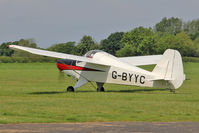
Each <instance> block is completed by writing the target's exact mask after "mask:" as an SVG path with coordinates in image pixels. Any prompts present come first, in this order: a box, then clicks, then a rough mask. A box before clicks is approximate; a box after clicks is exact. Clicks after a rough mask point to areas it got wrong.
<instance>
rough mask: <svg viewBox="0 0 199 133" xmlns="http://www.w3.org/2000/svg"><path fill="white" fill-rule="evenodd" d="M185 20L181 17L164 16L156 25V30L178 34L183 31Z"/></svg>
mask: <svg viewBox="0 0 199 133" xmlns="http://www.w3.org/2000/svg"><path fill="white" fill-rule="evenodd" d="M182 27H183V22H182V20H181V19H179V18H174V17H171V18H168V19H167V18H166V17H165V18H163V19H162V20H161V21H160V22H159V23H157V24H156V25H155V29H154V30H155V32H164V33H169V34H174V35H175V34H177V33H179V32H181V31H182Z"/></svg>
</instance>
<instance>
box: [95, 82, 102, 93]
mask: <svg viewBox="0 0 199 133" xmlns="http://www.w3.org/2000/svg"><path fill="white" fill-rule="evenodd" d="M96 84H97V91H98V92H104V87H103V85H104V83H99V82H96Z"/></svg>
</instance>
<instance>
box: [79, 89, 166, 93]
mask: <svg viewBox="0 0 199 133" xmlns="http://www.w3.org/2000/svg"><path fill="white" fill-rule="evenodd" d="M153 91H169V89H134V90H105V92H104V93H110V92H111V93H136V92H153ZM76 92H77V93H82V92H96V91H84V90H78V91H76Z"/></svg>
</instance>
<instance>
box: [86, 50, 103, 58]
mask: <svg viewBox="0 0 199 133" xmlns="http://www.w3.org/2000/svg"><path fill="white" fill-rule="evenodd" d="M98 52H103V51H102V50H91V51H88V52H87V53H86V54H85V55H84V56H85V57H87V58H93V56H94V55H95V54H96V53H98Z"/></svg>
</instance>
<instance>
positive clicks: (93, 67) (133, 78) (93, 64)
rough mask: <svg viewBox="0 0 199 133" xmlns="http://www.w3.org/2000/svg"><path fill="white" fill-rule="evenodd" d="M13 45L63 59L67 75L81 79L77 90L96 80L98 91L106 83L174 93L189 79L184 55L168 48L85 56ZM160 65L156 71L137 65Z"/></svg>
mask: <svg viewBox="0 0 199 133" xmlns="http://www.w3.org/2000/svg"><path fill="white" fill-rule="evenodd" d="M8 47H9V48H12V49H20V50H24V51H27V52H30V53H32V54H37V55H42V56H49V57H55V58H61V60H58V61H57V67H58V68H59V70H60V71H62V72H64V73H66V74H67V75H70V76H73V77H75V78H76V79H78V81H77V83H76V85H75V86H74V87H72V86H69V87H67V91H72V92H73V91H75V90H76V89H77V88H79V87H80V86H83V85H85V84H86V83H88V82H92V81H93V82H96V84H97V91H104V87H103V85H104V83H111V84H121V85H135V86H147V87H155V88H169V89H170V90H171V91H172V92H175V89H177V88H179V87H180V86H181V85H182V83H183V81H184V80H185V74H184V70H183V64H182V58H181V55H180V53H179V52H178V51H177V50H172V49H167V50H166V51H165V52H164V54H163V55H150V56H134V57H121V58H117V57H115V56H113V55H110V54H108V53H106V52H103V51H101V50H91V51H89V52H87V53H86V54H85V55H84V56H76V55H70V54H64V53H58V52H52V51H47V50H40V49H35V48H28V47H23V46H18V45H9V46H8ZM151 64H157V65H156V66H155V68H154V69H153V71H152V72H150V71H147V70H144V69H141V68H139V67H137V66H141V65H151Z"/></svg>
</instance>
